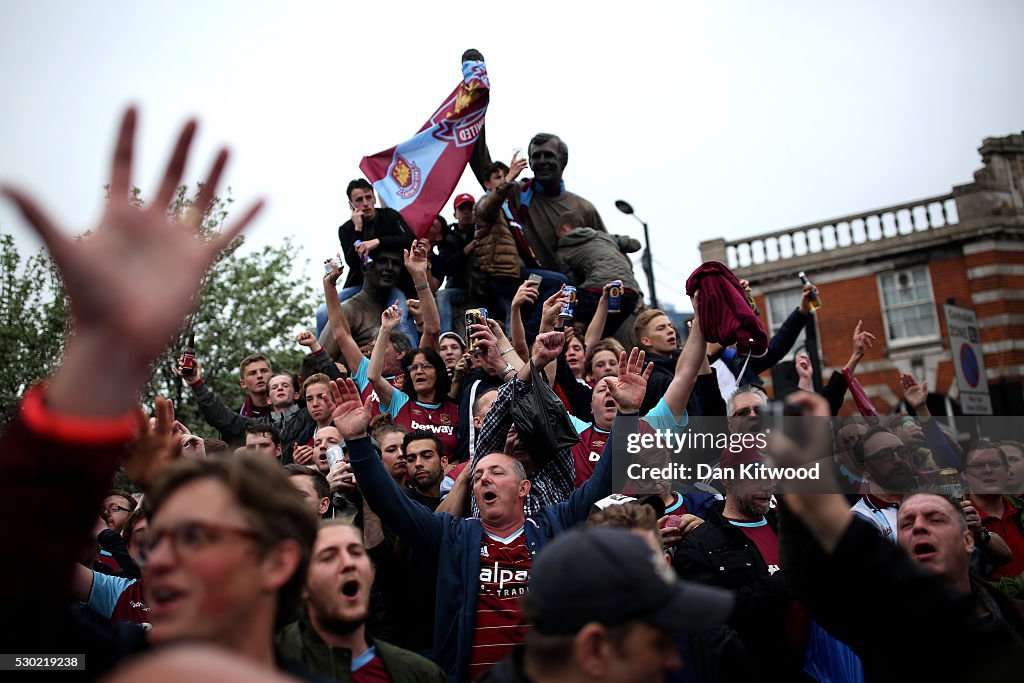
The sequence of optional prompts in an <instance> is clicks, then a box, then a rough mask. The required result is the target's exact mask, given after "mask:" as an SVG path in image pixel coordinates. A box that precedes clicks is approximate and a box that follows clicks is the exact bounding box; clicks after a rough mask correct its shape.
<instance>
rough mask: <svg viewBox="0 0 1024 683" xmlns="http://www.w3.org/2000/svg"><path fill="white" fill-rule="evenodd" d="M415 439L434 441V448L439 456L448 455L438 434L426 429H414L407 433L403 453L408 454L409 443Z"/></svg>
mask: <svg viewBox="0 0 1024 683" xmlns="http://www.w3.org/2000/svg"><path fill="white" fill-rule="evenodd" d="M413 441H433V442H434V450H436V451H437V457H438V458H444V457H447V455H448V454H447V453H445V452H444V445H443V444H442V443H441V439H439V438H438V437H437V434H435V433H434V432H431V431H427V430H426V429H414V430H413V431H411V432H409V433H408V434H406V435H405V438H404V439H402V455H406V454H407V453H408V451H409V444H411V443H412V442H413Z"/></svg>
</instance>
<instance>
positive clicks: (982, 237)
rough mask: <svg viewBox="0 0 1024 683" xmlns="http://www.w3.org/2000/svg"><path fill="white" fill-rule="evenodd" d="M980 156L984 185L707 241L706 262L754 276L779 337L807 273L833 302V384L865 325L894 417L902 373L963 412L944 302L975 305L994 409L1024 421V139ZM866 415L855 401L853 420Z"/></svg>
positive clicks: (937, 401) (873, 372)
mask: <svg viewBox="0 0 1024 683" xmlns="http://www.w3.org/2000/svg"><path fill="white" fill-rule="evenodd" d="M978 151H979V153H980V154H981V158H982V164H983V166H982V168H981V169H979V170H978V171H977V172H975V174H974V182H972V183H968V184H966V185H961V186H957V187H954V188H953V189H952V191H951V192H950V193H948V194H944V195H940V196H935V197H929V198H926V199H922V200H919V201H915V202H909V203H906V204H900V205H898V206H889V207H885V208H881V209H875V210H872V211H866V212H863V213H858V214H855V215H852V216H844V217H841V218H835V219H832V220H827V221H821V222H817V223H813V224H811V225H804V226H800V227H795V228H787V229H785V230H779V231H776V232H771V233H765V234H761V235H754V236H751V237H748V238H746V239H740V240H733V241H727V240H723V239H717V240H710V241H706V242H702V243H701V245H700V249H701V257H702V260H717V261H721V262H723V263H726V264H728V265H729V266H730V267H731V268H733V270H734V271H735V272H736V274H737V276H739V277H741V278H746V279H748V280H750V283H751V286H752V288H753V290H754V293H755V298H756V300H757V302H758V306H759V307H760V308H761V311H762V319H763V320H764V321H765V323H766V327H768V328H769V331H773V330H775V329H777V328H778V326H779V325H780V324H781V323H782V321H783V320H784V319H785V317H786V315H788V314H789V312H791V311H792V310H793V308H795V307H796V305H797V303H798V302H799V298H800V282H799V280H798V278H797V273H798V272H800V271H805V272H806V273H807V275H808V277H809V278H810V279H811V281H812V282H814V284H815V285H816V286H817V287H818V289H819V291H820V293H821V300H822V302H823V306H822V308H821V310H820V312H819V314H818V315H817V316H815V317H816V319H817V320H816V333H817V338H818V346H819V352H820V357H821V365H822V374H823V375H824V376H825V378H826V379H827V377H828V375H829V373H830V372H831V370H833V369H837V368H840V367H842V366H843V365H844V364H845V363H846V360H847V359H848V358H849V356H850V352H851V337H852V334H853V330H854V327H855V326H856V324H857V321H858V320H863V321H864V329H867V330H868V331H870V332H872V333H874V334H875V335H876V337H877V342H876V343H875V347H874V349H873V350H872V351H870V352H869V353H868V355H867V356H866V357H865V358H864V360H863V361H861V364H860V367H859V368H858V370H857V377H858V379H859V380H860V382H861V384H862V385H863V387H864V389H865V391H866V392H867V394H868V396H870V397H871V399H872V401H873V402H874V403H875V406H876V408H877V409H878V410H879V412H880V413H883V414H884V413H886V412H890V411H892V410H894V409H895V408H896V407H897V406H898V404H899V402H900V400H901V398H902V394H901V392H900V389H899V381H898V380H899V372H910V373H913V374H915V375H916V376H917V377H918V378H922V377H923V378H925V379H926V380H927V382H928V387H929V391H930V392H932V395H931V396H930V398H929V406H930V407H931V408H932V410H933V412H934V413H936V414H958V413H959V406H958V404H957V397H958V393H959V392H958V387H957V382H956V376H955V374H954V367H953V365H952V360H951V356H950V349H949V341H948V339H947V338H946V321H945V316H944V313H943V304H944V303H955V304H956V305H958V306H963V307H966V308H971V309H973V310H974V311H975V313H976V315H977V318H978V327H979V329H980V335H981V343H982V352H983V354H984V362H985V367H986V372H987V375H988V381H989V390H990V395H991V399H992V406H993V410H994V413H995V414H996V415H1024V395H1022V384H1021V382H1022V378H1024V134H1022V135H1009V136H1007V137H1003V138H987V139H986V140H985V141H984V143H983V144H982V146H981V148H980V149H979V150H978ZM801 344H802V342H798V345H797V346H798V347H799V346H800V345H801ZM765 379H766V382H767V383H770V381H771V380H770V378H769V377H768V376H767V374H766V376H765ZM777 379H778V381H782V379H781V375H779V376H778V378H777ZM855 410H856V409H855V408H854V406H853V404H852V401H850V400H848V401H847V403H846V405H845V406H844V407H843V411H842V414H853V413H855Z"/></svg>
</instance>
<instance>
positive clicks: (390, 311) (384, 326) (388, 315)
mask: <svg viewBox="0 0 1024 683" xmlns="http://www.w3.org/2000/svg"><path fill="white" fill-rule="evenodd" d="M400 322H402V309H400V308H399V307H398V299H395V303H393V304H391V305H390V306H388V307H387V308H386V309H384V312H383V313H381V314H380V327H381V330H382V331H386V332H391V330H393V329H395V328H396V327H398V323H400Z"/></svg>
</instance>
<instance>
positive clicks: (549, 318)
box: [541, 288, 566, 330]
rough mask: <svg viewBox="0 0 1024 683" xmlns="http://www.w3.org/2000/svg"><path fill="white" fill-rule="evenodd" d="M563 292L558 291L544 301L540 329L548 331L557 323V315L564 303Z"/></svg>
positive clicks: (562, 290)
mask: <svg viewBox="0 0 1024 683" xmlns="http://www.w3.org/2000/svg"><path fill="white" fill-rule="evenodd" d="M565 298H566V297H565V290H564V288H563V289H559V290H558V291H557V292H555V293H554V294H552V295H551V296H549V297H548V298H547V299H546V300H545V301H544V309H543V312H542V314H541V329H544V330H550V329H552V328H554V326H555V323H556V322H557V321H558V314H559V312H561V310H562V303H564V301H565Z"/></svg>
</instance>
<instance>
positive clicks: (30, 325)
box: [0, 233, 68, 425]
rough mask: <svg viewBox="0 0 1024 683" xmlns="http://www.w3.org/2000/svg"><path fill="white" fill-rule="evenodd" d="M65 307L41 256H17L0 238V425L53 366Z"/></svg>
mask: <svg viewBox="0 0 1024 683" xmlns="http://www.w3.org/2000/svg"><path fill="white" fill-rule="evenodd" d="M67 325H68V316H67V302H66V301H65V298H64V292H63V286H62V283H61V281H60V275H59V274H58V272H57V268H56V266H55V265H54V263H53V262H52V261H51V260H50V258H49V257H48V256H47V255H46V252H45V250H43V249H40V250H39V251H38V252H36V253H35V254H33V255H32V256H30V257H28V259H26V260H25V262H24V264H22V256H21V254H19V253H18V248H17V246H16V245H15V244H14V237H13V236H12V235H8V234H6V233H0V425H3V424H6V422H7V420H8V419H9V418H10V415H11V412H12V411H13V409H14V406H15V405H16V404H17V402H18V399H19V398H20V397H21V395H22V394H23V393H24V391H25V389H26V388H27V387H28V385H29V384H31V383H32V382H33V381H34V380H36V379H37V378H39V377H46V376H47V375H49V374H50V373H51V372H53V369H54V368H55V367H56V366H57V363H58V362H59V361H60V358H61V354H62V352H63V345H64V336H65V334H66V332H67Z"/></svg>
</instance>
